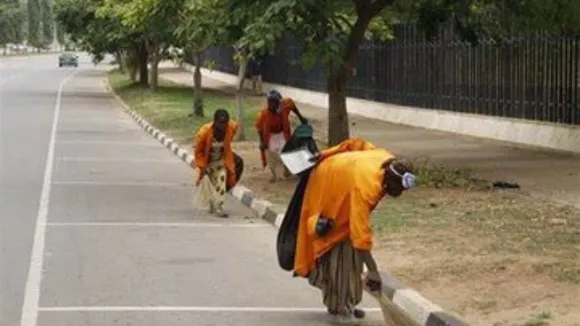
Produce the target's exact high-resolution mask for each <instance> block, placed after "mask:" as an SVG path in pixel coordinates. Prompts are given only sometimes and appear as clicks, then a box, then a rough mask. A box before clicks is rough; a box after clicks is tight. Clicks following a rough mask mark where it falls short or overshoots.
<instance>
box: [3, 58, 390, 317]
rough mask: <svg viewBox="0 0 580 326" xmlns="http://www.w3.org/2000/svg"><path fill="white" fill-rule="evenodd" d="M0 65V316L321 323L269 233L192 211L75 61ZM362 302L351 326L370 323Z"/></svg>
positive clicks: (95, 74) (183, 170) (313, 300)
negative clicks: (359, 317) (360, 315)
mask: <svg viewBox="0 0 580 326" xmlns="http://www.w3.org/2000/svg"><path fill="white" fill-rule="evenodd" d="M56 62H57V57H56V56H42V57H34V58H11V59H6V60H4V61H1V62H0V75H1V76H2V77H1V79H0V87H1V88H0V92H1V93H0V96H1V97H0V159H1V160H0V325H2V326H12V325H15V326H17V325H21V326H24V325H25V326H35V325H39V326H84V325H139V326H157V325H159V326H172V325H196V326H202V325H226V324H233V325H239V326H244V325H248V326H250V325H252V326H254V325H255V326H261V325H263V326H266V325H288V326H290V325H298V324H300V325H330V324H333V323H334V322H333V321H332V319H330V318H329V317H328V316H327V315H326V313H325V309H324V307H323V306H322V305H321V296H320V293H319V292H318V291H317V290H315V289H313V288H311V287H309V286H308V285H307V284H306V282H305V281H304V280H302V279H296V278H292V277H291V276H290V275H289V274H288V273H285V272H283V271H282V270H280V268H279V267H278V265H277V262H276V258H275V251H274V242H275V238H276V230H275V229H274V228H272V227H271V226H269V225H268V224H266V223H264V222H262V221H259V220H255V219H248V218H246V217H247V216H251V212H249V211H248V210H247V209H246V208H245V207H243V206H241V205H240V204H239V203H237V202H235V201H234V200H231V199H229V200H228V202H227V203H226V207H227V209H228V210H229V211H230V212H231V217H230V218H229V219H225V220H224V219H217V218H214V217H211V216H208V215H207V214H205V212H203V211H199V210H196V209H195V208H194V207H193V198H194V194H195V189H194V188H192V187H191V180H192V172H191V170H190V169H189V168H188V167H187V166H185V165H184V164H183V163H181V162H180V160H178V159H177V158H175V157H174V156H173V154H171V153H170V152H169V151H168V150H166V149H165V148H164V147H162V146H161V145H160V144H158V143H157V141H155V140H154V139H152V138H151V137H150V136H148V135H147V134H145V133H144V132H143V131H142V130H141V129H140V127H138V126H137V125H136V124H135V123H134V122H133V121H132V120H131V119H130V117H129V116H128V115H127V114H125V113H123V112H122V111H121V110H120V107H119V104H118V103H116V102H115V101H114V100H113V98H112V96H111V95H110V94H108V93H107V92H106V91H105V89H104V87H103V80H104V78H105V71H104V69H105V68H106V67H102V66H98V67H94V66H93V65H92V64H91V63H90V58H88V57H85V56H81V64H80V66H79V68H76V69H75V68H58V67H57V66H56ZM370 300H371V299H368V298H367V299H366V300H365V302H364V304H363V307H370V309H369V313H368V315H367V318H366V319H365V321H364V322H363V323H359V324H363V325H381V324H382V319H381V313H380V312H379V311H378V309H377V308H376V307H377V306H376V304H375V303H374V302H372V301H370Z"/></svg>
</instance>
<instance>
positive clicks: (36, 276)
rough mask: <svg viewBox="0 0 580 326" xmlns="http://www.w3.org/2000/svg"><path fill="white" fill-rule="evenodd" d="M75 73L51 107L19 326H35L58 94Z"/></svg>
mask: <svg viewBox="0 0 580 326" xmlns="http://www.w3.org/2000/svg"><path fill="white" fill-rule="evenodd" d="M74 74H75V72H73V73H72V74H70V75H68V76H67V77H66V78H65V79H64V80H62V81H61V82H60V84H59V85H58V91H57V94H56V102H55V104H54V117H53V120H52V130H51V132H50V140H49V143H48V153H47V156H46V165H45V168H44V179H43V181H42V191H41V195H40V203H39V206H38V215H37V216H36V226H35V229H34V243H33V245H32V254H31V257H30V267H29V268H28V278H27V280H26V288H25V290H24V302H23V304H22V315H21V318H20V326H35V325H36V323H37V317H38V303H39V299H40V282H41V281H42V264H43V259H44V257H43V256H44V245H45V236H46V220H47V218H48V207H49V201H50V187H51V180H52V170H53V165H54V147H55V142H56V129H57V126H58V116H59V113H60V103H61V99H62V90H63V88H64V85H65V84H66V83H67V82H68V80H69V79H70V78H72V77H73V76H74Z"/></svg>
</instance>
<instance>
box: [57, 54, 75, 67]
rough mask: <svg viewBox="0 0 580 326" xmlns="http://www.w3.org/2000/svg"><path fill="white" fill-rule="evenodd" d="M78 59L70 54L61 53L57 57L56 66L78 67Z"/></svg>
mask: <svg viewBox="0 0 580 326" xmlns="http://www.w3.org/2000/svg"><path fill="white" fill-rule="evenodd" d="M78 59H79V57H78V56H76V55H74V54H72V53H63V54H61V55H60V56H59V57H58V66H59V67H62V66H73V67H78V66H79V60H78Z"/></svg>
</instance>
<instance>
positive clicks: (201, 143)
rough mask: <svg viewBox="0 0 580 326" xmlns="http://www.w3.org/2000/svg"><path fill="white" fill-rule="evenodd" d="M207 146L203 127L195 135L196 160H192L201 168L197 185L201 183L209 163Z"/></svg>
mask: <svg viewBox="0 0 580 326" xmlns="http://www.w3.org/2000/svg"><path fill="white" fill-rule="evenodd" d="M205 146H206V142H205V132H204V130H203V129H201V130H200V131H199V132H198V133H197V135H196V137H195V147H194V149H193V153H194V160H193V162H192V165H193V167H197V168H198V169H199V171H198V175H197V181H196V185H199V183H200V182H201V179H202V177H203V175H204V174H205V169H206V165H207V158H206V155H205Z"/></svg>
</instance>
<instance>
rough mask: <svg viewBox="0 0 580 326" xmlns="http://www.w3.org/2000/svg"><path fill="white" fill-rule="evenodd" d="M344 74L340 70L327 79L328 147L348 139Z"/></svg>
mask: <svg viewBox="0 0 580 326" xmlns="http://www.w3.org/2000/svg"><path fill="white" fill-rule="evenodd" d="M346 80H347V79H346V74H345V71H344V70H342V71H341V72H339V73H338V74H335V75H331V76H329V77H328V80H327V81H326V83H327V92H328V108H329V110H328V146H329V147H330V146H334V145H336V144H338V143H340V142H341V141H343V140H345V139H347V138H349V136H350V131H349V125H348V111H347V109H346V92H347V89H346Z"/></svg>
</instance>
